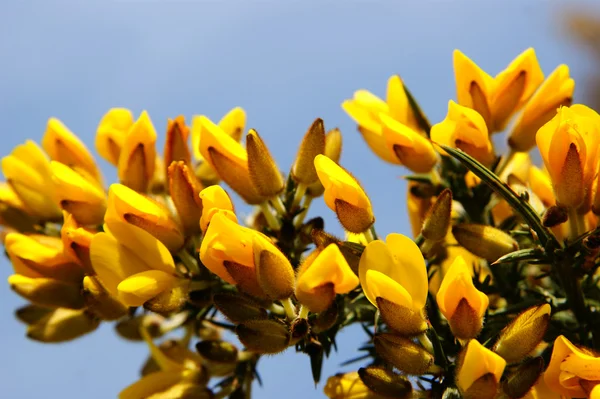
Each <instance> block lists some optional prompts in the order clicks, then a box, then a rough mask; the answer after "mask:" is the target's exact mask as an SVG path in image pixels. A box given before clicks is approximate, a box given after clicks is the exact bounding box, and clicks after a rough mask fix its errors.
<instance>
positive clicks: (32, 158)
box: [2, 140, 61, 220]
mask: <svg viewBox="0 0 600 399" xmlns="http://www.w3.org/2000/svg"><path fill="white" fill-rule="evenodd" d="M2 172H3V173H4V176H5V177H6V180H7V182H8V184H9V185H10V186H11V188H12V189H13V190H14V192H15V193H16V194H17V196H18V197H19V199H20V200H21V201H22V202H23V204H24V205H25V207H26V208H27V209H28V210H29V211H30V212H31V214H33V215H34V216H36V217H39V218H41V219H44V220H52V219H59V218H60V216H61V210H60V208H59V207H58V205H56V192H55V190H54V185H53V184H52V178H51V176H52V172H51V171H50V161H49V160H48V158H47V156H46V154H44V152H43V151H42V149H41V148H40V147H38V146H37V144H35V143H34V142H33V141H30V140H27V141H26V142H25V144H21V145H18V146H17V147H15V149H14V150H13V151H12V153H11V154H10V155H8V156H6V157H4V158H2Z"/></svg>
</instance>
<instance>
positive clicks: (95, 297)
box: [82, 276, 128, 320]
mask: <svg viewBox="0 0 600 399" xmlns="http://www.w3.org/2000/svg"><path fill="white" fill-rule="evenodd" d="M82 294H83V298H84V300H85V304H86V307H87V309H88V310H89V311H90V312H92V313H94V314H95V315H96V316H98V317H99V318H101V319H103V320H117V319H119V318H121V317H123V316H125V315H126V314H127V310H128V308H127V306H125V305H124V304H123V303H121V302H120V301H119V300H118V299H117V298H115V297H113V296H112V295H110V294H109V293H108V292H107V291H106V289H104V287H102V285H101V284H100V282H99V281H98V280H97V279H96V278H94V277H90V276H86V277H84V279H83V291H82Z"/></svg>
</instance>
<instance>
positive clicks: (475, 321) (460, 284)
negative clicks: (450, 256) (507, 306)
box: [436, 256, 489, 340]
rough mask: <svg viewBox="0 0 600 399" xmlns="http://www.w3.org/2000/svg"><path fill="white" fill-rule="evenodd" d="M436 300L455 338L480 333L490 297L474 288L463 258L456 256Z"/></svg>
mask: <svg viewBox="0 0 600 399" xmlns="http://www.w3.org/2000/svg"><path fill="white" fill-rule="evenodd" d="M436 300H437V304H438V306H439V308H440V311H441V312H442V314H443V315H444V316H445V317H446V319H448V324H450V329H451V330H452V333H453V334H454V336H455V337H456V338H459V339H465V340H466V339H471V338H475V337H476V336H477V335H478V334H479V332H480V331H481V329H482V328H483V315H484V314H485V311H486V310H487V307H488V304H489V298H488V296H487V295H486V294H484V293H483V292H481V291H479V290H478V289H477V288H475V286H474V285H473V278H472V277H471V270H470V269H469V266H467V263H466V262H465V261H464V259H463V258H462V256H457V257H456V258H455V259H454V262H453V263H452V266H450V269H449V270H448V271H447V272H446V275H445V276H444V279H443V280H442V284H441V286H440V289H439V290H438V293H437V295H436Z"/></svg>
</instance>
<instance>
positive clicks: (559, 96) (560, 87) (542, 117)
mask: <svg viewBox="0 0 600 399" xmlns="http://www.w3.org/2000/svg"><path fill="white" fill-rule="evenodd" d="M573 91H575V81H574V80H573V79H572V78H570V77H569V67H568V66H566V65H559V66H558V67H557V68H556V69H555V70H554V71H553V72H552V73H551V74H550V75H549V76H548V77H547V78H546V80H545V81H544V83H543V84H542V85H541V86H540V88H539V89H538V90H537V91H536V92H535V94H534V95H533V96H532V97H531V100H529V101H528V102H527V104H526V105H525V108H524V109H523V112H522V113H521V116H520V117H519V119H518V120H517V122H516V124H515V127H514V128H513V129H512V131H511V132H510V135H509V137H508V144H509V146H510V147H511V148H513V149H514V150H516V151H523V152H525V151H529V150H531V149H532V148H533V147H534V146H535V134H536V133H537V131H538V130H539V128H540V127H542V126H543V125H544V124H545V123H546V122H548V121H549V120H551V119H552V118H553V117H554V116H555V115H556V111H557V109H558V108H559V107H561V106H569V105H571V101H572V100H573Z"/></svg>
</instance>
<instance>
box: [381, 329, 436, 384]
mask: <svg viewBox="0 0 600 399" xmlns="http://www.w3.org/2000/svg"><path fill="white" fill-rule="evenodd" d="M373 342H374V343H375V351H377V354H378V355H379V356H380V357H381V358H382V359H383V360H385V361H386V362H388V363H390V364H391V365H393V366H394V367H396V368H397V369H398V370H400V371H402V372H405V373H407V374H412V375H422V374H425V373H427V372H428V371H429V370H430V369H431V367H432V366H433V365H434V364H433V360H434V359H433V355H432V354H431V353H429V352H427V351H426V350H425V349H424V348H423V347H422V346H420V345H418V344H416V343H414V342H413V341H411V340H410V339H408V338H403V337H400V336H398V335H394V334H390V333H383V334H378V335H376V336H375V338H374V339H373Z"/></svg>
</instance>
